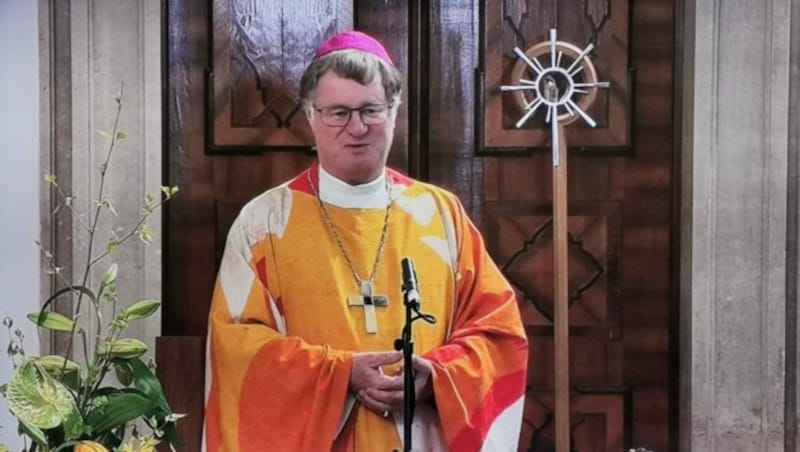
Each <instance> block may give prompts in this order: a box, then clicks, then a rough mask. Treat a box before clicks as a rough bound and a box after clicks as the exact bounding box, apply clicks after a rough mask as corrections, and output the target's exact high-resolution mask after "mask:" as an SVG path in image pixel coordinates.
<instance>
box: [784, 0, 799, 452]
mask: <svg viewBox="0 0 800 452" xmlns="http://www.w3.org/2000/svg"><path fill="white" fill-rule="evenodd" d="M790 17H791V21H790V22H791V30H790V33H789V118H788V124H789V137H788V144H789V146H788V149H787V156H786V157H787V162H786V163H787V165H786V166H787V174H786V176H787V179H786V184H787V186H786V191H787V196H786V324H785V328H786V338H785V340H786V355H785V356H786V358H785V359H786V361H785V362H786V368H785V373H784V379H785V380H784V398H785V399H784V449H785V450H796V449H797V405H798V401H797V393H798V388H797V384H798V382H797V378H798V369H797V365H798V356H797V353H798V344H797V340H798V335H797V326H798V312H797V309H798V299H797V297H798V281H797V279H798V265H799V264H800V262H798V258H800V253H798V226H799V225H798V213H799V212H798V210H800V205H798V204H799V203H800V181H798V178H800V126H798V123H799V122H800V4H798V3H797V2H792V3H791V12H790ZM792 124H794V126H792Z"/></svg>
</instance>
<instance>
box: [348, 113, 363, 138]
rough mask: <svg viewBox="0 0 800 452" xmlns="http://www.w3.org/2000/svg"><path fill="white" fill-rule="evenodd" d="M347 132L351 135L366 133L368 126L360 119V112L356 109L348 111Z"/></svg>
mask: <svg viewBox="0 0 800 452" xmlns="http://www.w3.org/2000/svg"><path fill="white" fill-rule="evenodd" d="M346 129H347V133H349V134H350V135H353V136H361V135H364V134H365V133H367V130H369V126H368V125H367V124H366V123H364V121H363V120H362V119H361V113H360V112H359V111H358V110H356V111H353V112H351V113H350V121H348V122H347V127H346Z"/></svg>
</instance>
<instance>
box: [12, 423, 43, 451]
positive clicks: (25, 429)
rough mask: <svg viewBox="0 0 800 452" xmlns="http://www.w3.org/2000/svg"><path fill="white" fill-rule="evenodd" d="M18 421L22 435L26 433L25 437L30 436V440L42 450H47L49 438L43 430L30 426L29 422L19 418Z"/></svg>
mask: <svg viewBox="0 0 800 452" xmlns="http://www.w3.org/2000/svg"><path fill="white" fill-rule="evenodd" d="M17 420H18V421H19V431H20V433H24V434H25V435H27V436H28V438H30V439H32V440H33V442H35V443H36V444H38V445H39V446H41V447H42V448H44V449H47V437H46V436H45V435H44V432H43V431H42V429H40V428H39V427H35V426H33V425H30V424H28V423H27V422H25V421H23V420H22V419H19V418H17Z"/></svg>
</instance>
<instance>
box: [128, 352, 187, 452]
mask: <svg viewBox="0 0 800 452" xmlns="http://www.w3.org/2000/svg"><path fill="white" fill-rule="evenodd" d="M128 363H129V364H130V368H131V370H132V372H133V384H134V386H135V387H136V388H137V389H140V390H141V391H142V392H143V393H145V394H147V396H148V397H150V398H151V399H153V400H155V401H156V402H157V404H156V412H155V413H154V414H155V415H156V417H157V418H158V421H159V423H163V422H164V420H165V419H166V417H167V416H170V415H172V409H171V408H170V407H169V403H167V399H166V398H165V397H164V389H163V388H162V387H161V383H159V381H158V378H156V376H155V375H153V372H152V371H151V370H150V368H149V367H147V365H146V364H145V363H144V362H142V360H141V359H139V358H134V359H131V360H129V361H128ZM163 430H164V436H165V437H166V438H167V440H168V441H169V442H170V444H173V445H177V444H180V442H181V441H180V438H179V436H178V430H177V428H175V423H174V422H171V423H169V424H167V425H165V426H164V427H163Z"/></svg>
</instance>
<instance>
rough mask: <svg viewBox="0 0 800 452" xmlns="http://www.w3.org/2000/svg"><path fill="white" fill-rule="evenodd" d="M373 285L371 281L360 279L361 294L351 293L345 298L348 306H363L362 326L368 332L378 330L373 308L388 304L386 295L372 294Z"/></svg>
mask: <svg viewBox="0 0 800 452" xmlns="http://www.w3.org/2000/svg"><path fill="white" fill-rule="evenodd" d="M373 291H374V287H373V285H372V282H371V281H361V295H351V296H350V297H348V299H347V304H348V305H349V306H363V307H364V326H365V328H366V330H367V333H368V334H375V333H377V332H378V318H377V316H376V315H375V308H377V307H383V308H385V307H386V306H389V297H388V296H386V295H373Z"/></svg>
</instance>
